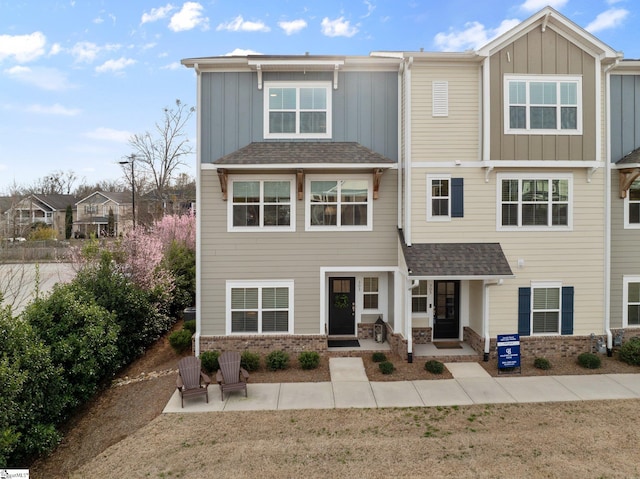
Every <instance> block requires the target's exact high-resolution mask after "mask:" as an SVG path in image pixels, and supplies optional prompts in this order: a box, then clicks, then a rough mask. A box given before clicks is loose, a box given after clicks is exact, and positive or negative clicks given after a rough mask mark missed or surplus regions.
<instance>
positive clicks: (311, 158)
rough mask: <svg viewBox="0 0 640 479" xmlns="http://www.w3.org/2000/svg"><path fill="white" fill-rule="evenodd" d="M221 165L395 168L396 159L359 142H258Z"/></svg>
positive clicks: (224, 157)
mask: <svg viewBox="0 0 640 479" xmlns="http://www.w3.org/2000/svg"><path fill="white" fill-rule="evenodd" d="M213 164H214V165H215V166H218V167H246V168H251V167H254V168H255V167H265V166H268V167H269V168H292V167H297V166H304V167H305V168H314V167H315V168H327V167H330V166H334V167H345V166H348V167H351V168H353V167H354V166H356V167H357V166H363V167H364V166H366V167H367V168H372V167H374V168H392V167H394V166H395V165H396V162H395V161H393V160H390V159H389V158H387V157H385V156H383V155H381V154H380V153H376V152H375V151H373V150H370V149H369V148H366V147H364V146H362V145H360V144H359V143H355V142H342V143H334V142H327V141H323V142H314V141H284V142H280V141H278V142H256V143H250V144H249V145H247V146H245V147H244V148H240V149H239V150H236V151H234V152H233V153H230V154H228V155H225V156H223V157H222V158H219V159H217V160H216V161H214V162H213Z"/></svg>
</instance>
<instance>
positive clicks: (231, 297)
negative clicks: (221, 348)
mask: <svg viewBox="0 0 640 479" xmlns="http://www.w3.org/2000/svg"><path fill="white" fill-rule="evenodd" d="M227 332H228V334H234V333H239V334H246V333H255V334H263V333H279V334H282V333H292V332H293V281H261V282H257V281H246V282H242V281H228V282H227Z"/></svg>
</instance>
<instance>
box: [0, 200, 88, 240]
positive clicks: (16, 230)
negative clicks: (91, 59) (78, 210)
mask: <svg viewBox="0 0 640 479" xmlns="http://www.w3.org/2000/svg"><path fill="white" fill-rule="evenodd" d="M75 201H76V198H75V197H74V196H73V195H61V194H53V195H40V194H38V195H36V194H32V195H28V196H26V197H24V198H22V199H17V200H16V201H15V202H12V204H10V205H8V208H7V209H6V211H4V214H3V231H2V233H3V236H4V237H5V238H16V237H27V236H29V232H30V231H31V229H32V228H33V227H34V226H35V225H37V224H42V225H46V226H49V227H51V228H53V230H54V231H55V233H56V237H57V239H65V218H66V210H67V207H68V206H71V207H73V205H74V203H75Z"/></svg>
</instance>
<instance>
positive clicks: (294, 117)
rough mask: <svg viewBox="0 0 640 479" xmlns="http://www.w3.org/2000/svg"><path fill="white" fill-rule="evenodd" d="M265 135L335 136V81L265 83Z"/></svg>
mask: <svg viewBox="0 0 640 479" xmlns="http://www.w3.org/2000/svg"><path fill="white" fill-rule="evenodd" d="M264 137H265V138H279V139H287V138H331V82H265V83H264Z"/></svg>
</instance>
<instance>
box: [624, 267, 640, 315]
mask: <svg viewBox="0 0 640 479" xmlns="http://www.w3.org/2000/svg"><path fill="white" fill-rule="evenodd" d="M622 282H623V290H622V327H623V328H627V327H640V276H625V277H624V278H623V280H622Z"/></svg>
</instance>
